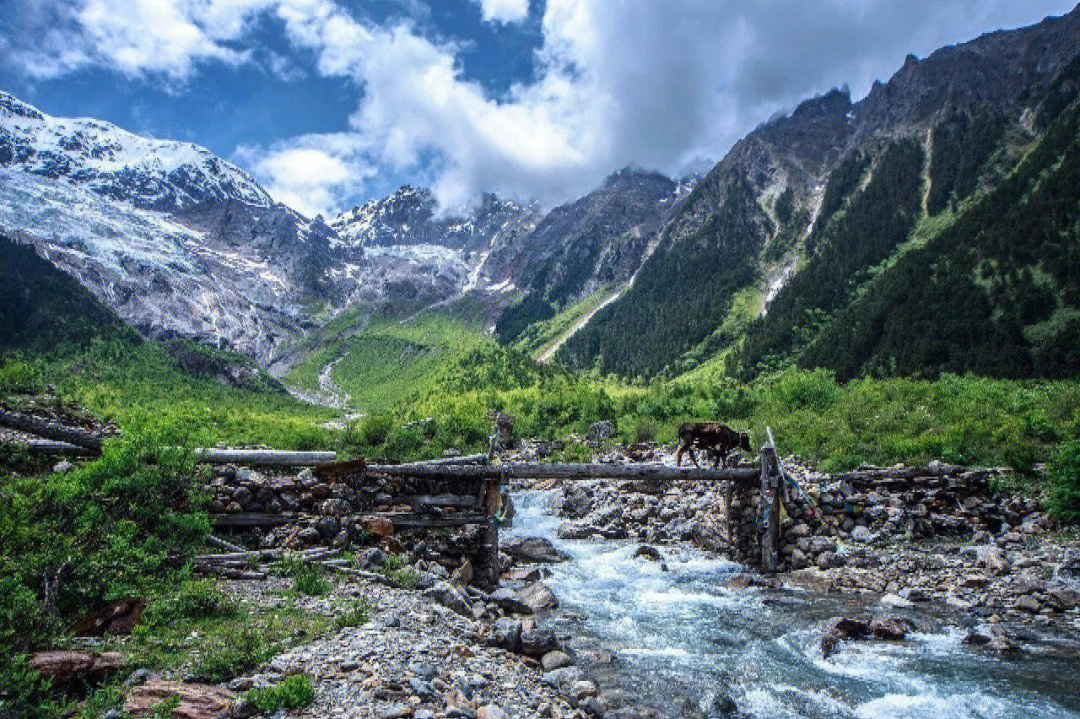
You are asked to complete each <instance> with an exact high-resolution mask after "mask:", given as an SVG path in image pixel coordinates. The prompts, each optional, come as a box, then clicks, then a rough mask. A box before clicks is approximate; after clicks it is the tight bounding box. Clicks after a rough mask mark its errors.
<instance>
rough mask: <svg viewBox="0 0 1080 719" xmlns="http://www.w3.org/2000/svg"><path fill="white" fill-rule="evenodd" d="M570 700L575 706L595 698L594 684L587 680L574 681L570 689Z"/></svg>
mask: <svg viewBox="0 0 1080 719" xmlns="http://www.w3.org/2000/svg"><path fill="white" fill-rule="evenodd" d="M569 693H570V698H571V699H573V700H574V702H575V703H576V704H581V703H582V702H584V701H586V700H588V699H592V698H593V697H595V696H596V683H595V682H591V681H589V680H587V679H582V680H580V681H576V682H574V683H573V685H572V686H571V687H570V692H569Z"/></svg>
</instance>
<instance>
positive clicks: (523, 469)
mask: <svg viewBox="0 0 1080 719" xmlns="http://www.w3.org/2000/svg"><path fill="white" fill-rule="evenodd" d="M367 469H368V471H369V472H372V473H374V474H387V475H391V476H396V477H415V478H422V479H479V480H501V479H562V480H569V481H576V480H587V479H648V480H657V481H684V482H689V481H721V480H731V481H733V482H738V483H751V482H755V481H756V480H757V478H758V477H759V472H758V470H757V469H752V468H717V469H706V468H696V467H695V468H690V467H687V468H679V467H668V466H667V465H662V464H552V463H546V462H520V463H513V464H500V465H488V466H478V465H416V464H413V465H403V464H376V465H368V468H367Z"/></svg>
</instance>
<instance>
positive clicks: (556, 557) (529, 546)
mask: <svg viewBox="0 0 1080 719" xmlns="http://www.w3.org/2000/svg"><path fill="white" fill-rule="evenodd" d="M499 548H500V549H501V550H502V551H504V552H506V553H507V554H508V555H510V556H511V557H513V558H514V559H516V560H517V561H519V562H525V563H527V564H549V563H552V562H565V561H566V560H567V559H569V558H570V557H569V556H567V555H566V553H564V552H561V551H559V550H558V549H556V548H555V545H554V544H552V543H551V541H550V540H548V539H544V538H543V537H507V538H505V539H503V540H502V541H501V545H500V547H499Z"/></svg>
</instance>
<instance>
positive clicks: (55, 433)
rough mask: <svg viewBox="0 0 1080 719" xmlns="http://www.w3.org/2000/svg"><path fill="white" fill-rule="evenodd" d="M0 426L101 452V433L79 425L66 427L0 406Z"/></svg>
mask: <svg viewBox="0 0 1080 719" xmlns="http://www.w3.org/2000/svg"><path fill="white" fill-rule="evenodd" d="M0 427H8V428H9V429H17V430H19V431H20V432H26V433H28V434H34V435H37V436H38V437H44V438H45V439H51V440H53V441H56V442H65V443H67V444H73V445H75V446H76V447H82V448H83V449H88V450H90V451H91V452H94V453H100V452H101V441H102V435H101V434H99V433H97V432H91V431H90V430H86V429H82V428H81V427H68V426H66V425H63V424H60V423H59V422H53V421H52V420H47V419H42V418H41V417H35V416H34V415H32V414H26V413H25V412H14V411H12V410H9V409H5V408H3V407H0Z"/></svg>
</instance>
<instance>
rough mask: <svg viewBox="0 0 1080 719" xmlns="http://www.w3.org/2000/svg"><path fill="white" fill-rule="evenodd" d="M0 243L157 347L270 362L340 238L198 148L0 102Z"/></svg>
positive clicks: (299, 321) (300, 322) (294, 328)
mask: <svg viewBox="0 0 1080 719" xmlns="http://www.w3.org/2000/svg"><path fill="white" fill-rule="evenodd" d="M0 231H3V232H4V233H5V234H8V235H11V236H14V237H16V238H17V239H19V240H20V241H22V242H25V243H28V244H32V245H33V246H34V247H35V249H36V250H37V251H38V253H39V254H41V255H42V256H44V257H47V258H48V259H50V260H51V261H52V262H53V263H54V264H56V265H57V266H58V267H60V268H61V269H63V270H65V271H66V272H68V273H69V274H71V275H73V276H74V277H75V278H76V279H78V280H79V281H80V282H81V283H82V284H83V285H85V286H86V287H87V288H89V289H90V290H91V291H92V292H93V293H94V294H95V295H97V296H98V297H99V298H101V299H102V300H104V301H105V302H106V303H108V304H109V305H110V306H112V307H114V308H115V309H116V310H117V311H118V312H119V313H120V315H121V316H122V317H124V319H126V320H128V321H129V322H131V323H132V324H133V325H134V326H135V327H137V328H138V329H139V330H140V331H141V332H143V334H145V335H147V336H161V335H169V334H181V335H185V336H190V337H195V338H197V339H200V340H204V341H207V342H210V343H212V344H221V345H225V346H229V347H231V348H234V349H237V350H240V351H243V352H246V353H249V354H251V355H252V356H254V357H256V358H258V359H260V360H268V359H269V358H271V357H272V356H273V355H274V353H275V352H276V351H277V348H278V347H279V346H280V345H281V344H283V343H284V342H286V341H287V340H288V339H290V338H291V337H293V336H294V335H295V333H296V332H298V331H301V329H302V327H303V326H304V323H305V320H304V315H303V312H301V310H300V309H298V308H299V306H300V300H302V299H304V298H306V297H307V296H309V295H310V294H312V293H313V292H318V291H320V290H321V289H322V283H321V279H322V278H323V277H324V276H325V274H326V269H327V266H326V265H327V263H328V262H329V256H328V254H327V252H328V244H329V240H328V236H329V235H330V234H331V231H330V230H329V229H328V228H326V226H325V225H322V224H321V223H314V222H311V221H309V220H307V219H306V218H304V217H302V216H300V215H298V214H297V213H295V212H293V211H292V210H290V209H288V208H286V207H284V206H283V205H280V204H277V203H275V202H274V201H273V200H272V199H271V198H270V196H269V195H268V194H267V193H266V191H265V190H263V189H262V187H260V186H259V184H258V183H257V182H255V180H254V179H253V178H252V177H251V176H250V175H248V174H247V173H246V172H244V171H243V170H241V169H240V168H238V167H236V166H235V165H232V164H230V163H228V162H225V161H224V160H222V159H220V158H218V157H216V156H215V155H213V154H212V153H211V152H210V151H209V150H206V149H205V148H202V147H198V146H196V145H192V144H188V143H182V142H173V141H168V140H155V139H150V138H145V137H140V136H139V135H134V134H132V133H130V132H127V131H125V130H122V129H120V128H118V127H115V126H114V125H111V124H109V123H105V122H101V121H98V120H89V119H62V118H55V117H50V116H49V115H46V114H44V113H42V112H40V111H39V110H37V109H36V108H34V107H32V106H30V105H28V104H26V103H24V102H22V101H20V100H18V99H16V98H15V97H12V96H11V95H9V94H5V93H0Z"/></svg>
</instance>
